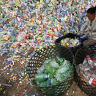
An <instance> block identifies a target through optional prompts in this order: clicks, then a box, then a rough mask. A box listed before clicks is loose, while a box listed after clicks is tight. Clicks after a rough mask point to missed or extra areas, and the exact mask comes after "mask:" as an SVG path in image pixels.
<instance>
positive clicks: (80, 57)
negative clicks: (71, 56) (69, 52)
mask: <svg viewBox="0 0 96 96" xmlns="http://www.w3.org/2000/svg"><path fill="white" fill-rule="evenodd" d="M75 63H76V74H75V75H76V76H75V80H76V82H77V84H78V85H79V87H80V88H81V89H82V90H83V91H84V92H85V93H87V94H88V96H96V44H94V45H90V46H88V47H84V48H81V49H79V50H78V51H77V53H76V56H75Z"/></svg>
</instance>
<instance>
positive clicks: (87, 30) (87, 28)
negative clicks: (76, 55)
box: [80, 7, 96, 46]
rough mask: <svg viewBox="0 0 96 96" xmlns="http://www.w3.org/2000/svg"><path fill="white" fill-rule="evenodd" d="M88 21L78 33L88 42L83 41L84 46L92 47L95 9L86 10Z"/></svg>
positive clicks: (95, 21)
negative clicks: (85, 37) (84, 36)
mask: <svg viewBox="0 0 96 96" xmlns="http://www.w3.org/2000/svg"><path fill="white" fill-rule="evenodd" d="M87 17H88V21H87V22H86V23H85V24H84V25H83V26H82V27H81V30H80V33H81V34H85V35H86V36H87V37H88V40H85V41H84V45H85V46H86V45H92V44H94V43H96V7H91V8H89V9H88V10H87Z"/></svg>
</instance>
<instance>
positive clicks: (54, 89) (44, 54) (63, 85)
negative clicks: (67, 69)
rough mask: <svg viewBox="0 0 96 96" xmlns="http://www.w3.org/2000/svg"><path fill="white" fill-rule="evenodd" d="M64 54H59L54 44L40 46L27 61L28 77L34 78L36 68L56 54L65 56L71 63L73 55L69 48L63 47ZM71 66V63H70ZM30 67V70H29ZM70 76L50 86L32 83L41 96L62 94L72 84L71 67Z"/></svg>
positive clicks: (60, 95)
mask: <svg viewBox="0 0 96 96" xmlns="http://www.w3.org/2000/svg"><path fill="white" fill-rule="evenodd" d="M63 52H64V53H63V54H65V55H63V54H62V55H60V54H59V52H58V49H56V47H55V46H51V45H50V46H47V47H44V48H42V49H41V50H40V51H37V52H36V53H35V54H34V56H33V57H32V58H31V60H30V61H29V63H28V66H27V69H26V71H27V74H28V77H29V78H30V79H32V78H34V75H35V74H37V69H38V68H39V67H41V66H42V64H43V63H44V61H45V60H46V59H48V58H54V57H55V56H56V55H58V56H60V57H62V56H63V57H65V58H66V59H67V60H69V61H70V62H71V64H72V63H73V56H72V53H71V52H70V50H69V49H67V48H65V51H63ZM71 66H73V65H71ZM29 69H30V70H29ZM71 72H72V74H71V76H72V77H69V78H67V80H64V81H62V82H60V83H58V84H57V85H52V86H48V87H40V86H37V85H36V84H35V83H34V82H33V85H35V87H36V89H37V90H38V92H40V93H42V94H43V96H52V95H53V96H62V94H63V95H64V93H66V91H67V90H68V89H69V87H70V86H71V84H72V81H73V75H74V72H73V69H72V71H71Z"/></svg>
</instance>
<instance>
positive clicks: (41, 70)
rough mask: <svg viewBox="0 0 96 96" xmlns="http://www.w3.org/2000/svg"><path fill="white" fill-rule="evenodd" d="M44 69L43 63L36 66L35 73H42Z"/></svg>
mask: <svg viewBox="0 0 96 96" xmlns="http://www.w3.org/2000/svg"><path fill="white" fill-rule="evenodd" d="M44 69H45V65H42V66H41V67H40V68H38V70H37V73H38V74H39V73H42V72H43V71H44Z"/></svg>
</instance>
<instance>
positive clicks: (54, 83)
mask: <svg viewBox="0 0 96 96" xmlns="http://www.w3.org/2000/svg"><path fill="white" fill-rule="evenodd" d="M66 53H67V54H66ZM65 54H66V55H65V58H64V57H61V56H60V55H59V53H58V51H57V50H56V46H55V45H54V46H47V47H46V48H42V49H41V50H39V51H37V52H36V53H35V54H34V56H33V57H32V58H31V60H30V61H29V63H28V66H27V69H26V72H27V74H28V76H29V78H31V80H32V82H33V84H34V85H35V86H36V88H37V90H39V91H40V92H42V94H45V95H46V96H52V95H54V96H62V95H61V94H64V93H66V91H67V90H68V89H69V88H70V86H71V84H72V81H73V76H74V70H73V65H72V63H73V57H72V53H70V51H69V50H68V49H66V52H65ZM68 57H69V58H68ZM70 57H71V58H70Z"/></svg>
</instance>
